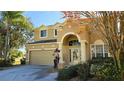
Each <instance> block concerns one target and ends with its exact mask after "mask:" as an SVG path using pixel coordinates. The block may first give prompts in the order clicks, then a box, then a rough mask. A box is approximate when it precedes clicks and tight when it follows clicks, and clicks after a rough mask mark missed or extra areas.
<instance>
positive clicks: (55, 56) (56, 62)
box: [53, 48, 60, 69]
mask: <svg viewBox="0 0 124 93" xmlns="http://www.w3.org/2000/svg"><path fill="white" fill-rule="evenodd" d="M59 53H60V50H59V49H58V48H56V49H55V51H54V54H53V55H54V68H55V69H56V68H58V63H59V59H60V57H59Z"/></svg>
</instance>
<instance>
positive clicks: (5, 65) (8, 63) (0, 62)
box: [0, 60, 12, 67]
mask: <svg viewBox="0 0 124 93" xmlns="http://www.w3.org/2000/svg"><path fill="white" fill-rule="evenodd" d="M10 66H12V64H11V62H10V61H7V62H5V61H4V60H0V67H10Z"/></svg>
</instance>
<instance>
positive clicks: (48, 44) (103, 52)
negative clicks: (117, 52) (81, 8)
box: [27, 19, 110, 65]
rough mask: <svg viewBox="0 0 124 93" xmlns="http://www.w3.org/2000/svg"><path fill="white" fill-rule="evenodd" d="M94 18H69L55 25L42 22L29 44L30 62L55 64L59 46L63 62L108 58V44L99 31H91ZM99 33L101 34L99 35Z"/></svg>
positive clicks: (81, 61)
mask: <svg viewBox="0 0 124 93" xmlns="http://www.w3.org/2000/svg"><path fill="white" fill-rule="evenodd" d="M90 21H91V19H80V20H71V19H70V20H69V19H68V20H66V21H65V22H63V23H56V24H55V25H50V26H45V25H42V26H40V27H39V28H37V29H35V30H34V42H32V43H28V44H27V61H28V62H29V63H30V64H37V65H48V64H53V59H54V56H53V53H54V50H55V49H56V48H59V49H60V64H65V65H69V64H77V63H83V62H86V61H87V60H89V59H92V58H93V57H108V56H110V54H109V53H108V48H107V45H106V44H105V43H104V42H103V40H102V35H100V34H99V31H90V30H89V25H88V24H87V22H90ZM96 34H98V35H96Z"/></svg>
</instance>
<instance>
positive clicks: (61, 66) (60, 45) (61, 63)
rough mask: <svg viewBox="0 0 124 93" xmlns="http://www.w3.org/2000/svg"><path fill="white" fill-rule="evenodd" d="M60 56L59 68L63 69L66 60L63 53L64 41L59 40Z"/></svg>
mask: <svg viewBox="0 0 124 93" xmlns="http://www.w3.org/2000/svg"><path fill="white" fill-rule="evenodd" d="M59 50H60V53H59V56H60V60H59V65H58V68H59V69H61V68H63V67H64V61H63V54H62V42H59Z"/></svg>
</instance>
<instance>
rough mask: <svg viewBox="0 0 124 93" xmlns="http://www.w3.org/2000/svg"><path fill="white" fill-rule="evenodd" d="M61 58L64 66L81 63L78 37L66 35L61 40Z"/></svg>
mask: <svg viewBox="0 0 124 93" xmlns="http://www.w3.org/2000/svg"><path fill="white" fill-rule="evenodd" d="M62 57H63V61H64V62H65V63H64V64H66V65H68V64H71V65H72V64H78V63H80V62H81V43H80V39H79V37H78V36H76V35H74V34H67V35H66V36H65V37H64V38H63V40H62Z"/></svg>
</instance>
